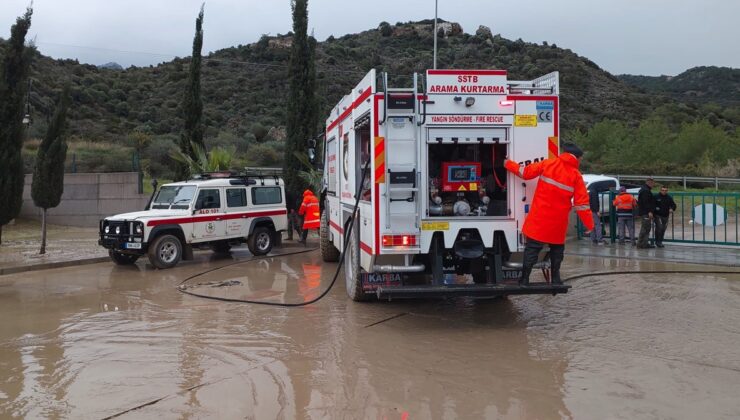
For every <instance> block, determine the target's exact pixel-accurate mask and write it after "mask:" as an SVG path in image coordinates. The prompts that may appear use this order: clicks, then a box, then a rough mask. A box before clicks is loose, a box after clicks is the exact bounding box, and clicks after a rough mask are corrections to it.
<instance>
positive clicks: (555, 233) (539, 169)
mask: <svg viewBox="0 0 740 420" xmlns="http://www.w3.org/2000/svg"><path fill="white" fill-rule="evenodd" d="M505 166H506V169H508V170H509V171H510V172H513V173H514V174H516V175H518V176H520V177H522V178H524V179H532V178H536V177H538V176H539V177H540V179H539V181H538V182H537V188H536V189H535V192H534V198H533V199H532V206H531V208H530V210H529V214H528V215H527V218H526V220H525V221H524V226H523V227H522V233H524V235H526V236H527V237H529V238H532V239H534V240H536V241H540V242H545V243H548V244H563V243H565V233H566V231H567V230H568V214H570V209H571V207H572V208H574V209H575V210H576V213H577V214H578V217H580V218H581V221H583V224H584V225H585V226H586V228H587V229H588V230H591V229H593V228H594V220H593V216H592V215H591V209H590V207H589V202H588V192H586V186H585V184H584V183H583V176H582V175H581V172H580V171H579V170H578V159H577V158H576V157H575V156H573V155H572V154H570V153H563V154H561V155H560V156H558V157H556V158H551V159H547V160H543V161H542V162H537V163H533V164H531V165H528V166H525V167H520V166H519V164H518V163H516V162H514V161H513V160H507V161H506V164H505ZM571 200H572V201H571Z"/></svg>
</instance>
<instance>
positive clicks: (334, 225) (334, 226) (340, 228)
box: [329, 220, 344, 233]
mask: <svg viewBox="0 0 740 420" xmlns="http://www.w3.org/2000/svg"><path fill="white" fill-rule="evenodd" d="M329 226H331V227H333V228H334V229H336V230H337V231H338V232H339V233H344V229H342V227H341V226H339V225H338V224H336V223H334V222H332V221H331V220H329Z"/></svg>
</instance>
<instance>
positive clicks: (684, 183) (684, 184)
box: [683, 175, 686, 191]
mask: <svg viewBox="0 0 740 420" xmlns="http://www.w3.org/2000/svg"><path fill="white" fill-rule="evenodd" d="M683 189H684V191H685V190H686V175H684V177H683Z"/></svg>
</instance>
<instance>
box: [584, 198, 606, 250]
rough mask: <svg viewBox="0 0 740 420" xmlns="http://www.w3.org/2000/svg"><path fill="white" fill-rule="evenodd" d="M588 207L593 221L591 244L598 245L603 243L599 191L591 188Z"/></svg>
mask: <svg viewBox="0 0 740 420" xmlns="http://www.w3.org/2000/svg"><path fill="white" fill-rule="evenodd" d="M588 206H589V207H590V208H591V216H592V217H593V219H594V228H593V230H591V242H592V243H593V244H594V245H598V244H600V243H602V242H606V241H604V239H603V237H602V234H601V199H600V197H599V191H597V190H596V188H593V189H592V190H591V191H589V192H588Z"/></svg>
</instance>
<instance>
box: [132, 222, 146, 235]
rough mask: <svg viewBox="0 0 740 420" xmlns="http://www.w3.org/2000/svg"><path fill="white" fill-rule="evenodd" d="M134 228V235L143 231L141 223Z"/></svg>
mask: <svg viewBox="0 0 740 420" xmlns="http://www.w3.org/2000/svg"><path fill="white" fill-rule="evenodd" d="M135 226H136V227H134V232H136V234H141V232H143V231H144V226H143V225H142V224H141V223H137V224H136V225H135Z"/></svg>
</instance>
